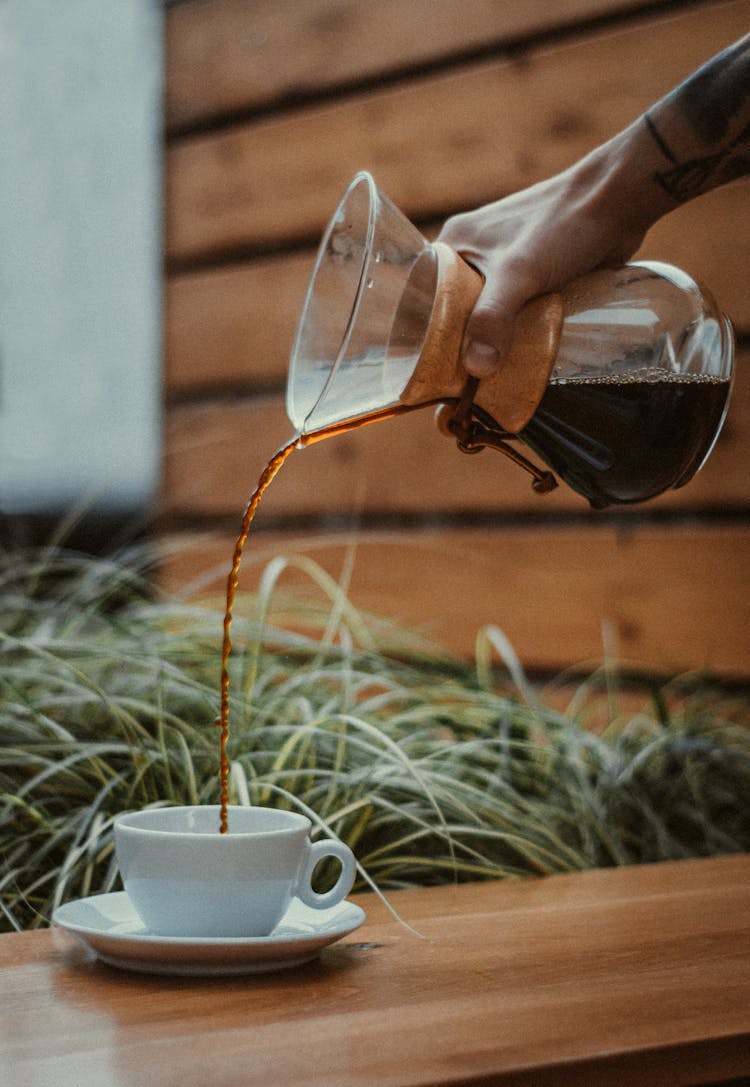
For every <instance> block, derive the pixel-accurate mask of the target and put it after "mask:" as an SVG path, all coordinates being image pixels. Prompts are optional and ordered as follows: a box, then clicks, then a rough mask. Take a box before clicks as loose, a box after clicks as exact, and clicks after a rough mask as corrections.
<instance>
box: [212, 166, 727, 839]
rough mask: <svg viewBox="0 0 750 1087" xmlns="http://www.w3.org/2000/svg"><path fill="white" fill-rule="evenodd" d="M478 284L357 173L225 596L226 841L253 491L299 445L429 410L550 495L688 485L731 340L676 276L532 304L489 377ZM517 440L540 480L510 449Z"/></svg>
mask: <svg viewBox="0 0 750 1087" xmlns="http://www.w3.org/2000/svg"><path fill="white" fill-rule="evenodd" d="M481 288H482V278H481V276H480V275H479V273H478V272H477V271H476V270H475V269H473V268H472V267H471V266H470V265H469V264H467V263H466V262H465V261H464V260H462V259H461V257H459V256H458V254H456V253H455V252H454V251H453V250H452V249H450V248H449V247H448V246H446V245H444V244H442V243H439V242H436V243H430V242H428V241H427V240H426V239H425V238H424V237H423V236H422V234H421V233H420V232H419V231H418V230H417V228H416V227H414V226H413V225H412V224H411V223H410V222H409V220H408V219H407V218H406V217H405V216H404V215H402V213H401V212H400V211H399V210H398V208H397V207H396V206H395V205H394V204H393V203H392V202H391V201H390V200H389V199H388V198H387V197H386V196H384V195H383V194H382V193H381V192H379V190H378V188H377V186H376V184H375V182H374V180H373V178H372V177H371V175H370V174H368V173H360V174H357V176H356V177H355V178H354V179H353V181H352V182H351V184H350V185H349V187H348V189H347V190H346V193H345V194H344V196H343V198H342V200H341V202H340V204H339V206H338V208H337V210H336V212H335V214H334V215H333V217H332V219H331V221H330V223H329V224H328V227H327V229H326V231H325V234H324V236H323V239H322V241H321V244H320V248H319V250H318V255H317V259H316V262H315V266H314V268H313V272H312V276H311V279H310V283H309V285H308V288H307V293H306V296H305V301H304V305H303V309H302V313H301V316H300V320H299V324H298V327H297V334H296V339H295V342H294V346H293V348H292V353H291V359H290V365H289V377H288V382H287V415H288V416H289V419H290V421H291V423H292V425H293V427H294V428H295V436H294V438H293V439H292V440H291V441H290V442H289V443H287V444H286V445H285V446H283V447H282V448H281V449H280V450H279V451H278V452H277V453H276V454H275V455H274V456H273V457H272V458H271V460H270V461H269V462H268V464H267V466H266V468H265V469H264V471H263V472H262V473H261V476H260V479H259V481H258V486H257V487H256V490H255V492H254V493H253V496H252V497H251V499H250V502H249V503H248V506H247V508H246V511H245V515H244V517H243V521H242V528H241V531H240V535H239V537H238V540H237V544H236V546H235V551H234V559H233V563H232V569H231V572H230V574H229V578H228V582H227V597H226V611H225V617H224V638H223V645H222V675H221V713H220V716H219V718H217V724H218V725H219V726H220V727H221V770H220V777H221V804H222V816H221V818H222V826H221V829H222V831H225V830H226V809H227V803H228V774H229V766H228V760H227V753H226V744H227V738H228V734H229V675H228V659H229V654H230V652H231V638H230V626H231V619H232V608H233V605H234V598H235V595H236V589H237V579H238V574H239V567H240V563H241V558H242V552H243V548H244V545H245V542H246V539H247V536H248V533H249V530H250V525H251V523H252V520H253V517H254V516H255V513H256V511H257V508H258V504H259V502H260V500H261V498H262V496H263V493H264V492H265V490H266V489H267V487H268V486H269V485H270V483H271V481H272V479H273V478H274V477H275V475H276V473H277V472H278V470H279V469H280V467H281V465H282V464H283V463H284V461H285V460H286V459H287V457H288V456H289V455H290V454H291V452H292V451H293V450H294V449H296V448H301V447H304V446H307V445H312V444H315V443H316V442H318V441H321V440H322V439H324V438H329V437H335V436H337V435H340V434H344V433H346V432H348V431H351V430H354V429H358V428H359V427H362V426H365V425H369V424H370V423H374V422H381V421H384V420H387V419H391V418H394V417H396V416H399V415H403V414H406V413H409V412H413V411H415V410H419V409H422V408H425V407H430V406H432V407H436V408H437V424H438V428H439V430H440V431H441V432H442V433H444V434H447V435H449V436H450V437H452V438H453V439H455V441H456V442H457V445H458V448H459V449H460V450H461V451H462V452H465V453H477V452H480V451H481V450H482V449H485V448H491V449H495V450H497V451H499V452H501V453H503V454H504V455H505V456H507V457H510V458H511V459H512V460H513V461H514V462H515V463H516V464H518V465H519V466H520V467H522V468H524V469H525V470H526V471H527V472H529V473H530V474H531V475H532V477H533V482H532V486H533V488H534V490H535V491H537V492H538V493H546V492H548V491H550V490H552V489H554V487H555V486H556V485H557V481H556V479H555V473H557V475H559V476H560V477H561V478H562V479H563V480H564V481H565V482H566V483H567V484H568V485H569V486H570V487H571V488H572V489H573V490H575V491H577V492H578V493H580V494H581V495H582V496H583V497H585V498H586V499H587V500H588V501H589V503H590V504H591V505H592V506H594V507H595V508H602V507H605V506H607V505H610V504H629V503H635V502H643V501H646V500H648V499H650V498H652V497H654V496H656V495H658V494H661V493H662V492H664V491H666V490H668V489H670V488H677V487H681V486H683V485H684V484H685V483H687V482H688V481H689V480H690V479H691V478H692V477H693V475H695V473H696V472H697V471H698V469H699V468H700V467H701V466H702V465H703V463H705V461H706V459H707V457H708V456H709V454H710V452H711V450H712V448H713V446H714V444H715V442H716V438H717V437H718V434H719V431H720V430H721V427H722V424H723V422H724V419H725V417H726V413H727V409H728V403H729V397H730V392H731V384H732V377H733V359H734V340H733V335H732V330H731V326H730V324H729V322H728V320H727V319H726V317H724V316H723V315H722V313H721V312H720V310H719V309H718V308H717V306H716V303H715V302H714V300H713V298H712V297H711V295H710V294H709V293H708V292H707V291H705V290H702V289H701V288H700V287H699V286H698V285H697V284H696V283H695V282H694V281H693V280H692V279H691V278H690V277H689V276H688V275H687V274H686V273H685V272H683V271H681V270H680V269H678V268H675V267H674V266H672V265H667V264H662V263H658V262H652V261H641V262H635V263H632V264H627V265H625V266H624V267H621V268H617V269H603V270H601V271H598V272H594V273H591V274H589V275H588V276H584V277H582V278H581V279H579V280H576V281H575V282H574V283H572V284H571V285H570V286H569V287H566V288H565V289H564V290H563V291H562V292H560V293H554V294H549V295H545V296H543V297H540V298H536V299H533V300H532V301H531V302H529V303H528V304H527V305H526V306H525V307H524V309H523V310H522V311H521V313H520V314H519V316H518V318H517V320H516V328H515V336H514V340H513V344H512V346H511V350H510V352H509V354H508V355H507V356H506V357H505V358H504V359H503V363H502V365H501V367H500V369H499V370H498V371H497V372H496V373H494V374H492V375H491V376H489V377H486V378H482V380H481V381H480V380H478V379H476V378H473V377H471V376H470V375H469V374H468V373H467V372H466V370H465V369H464V367H463V365H462V363H461V342H462V338H463V333H464V328H465V326H466V322H467V320H468V317H469V315H470V313H471V311H472V309H473V307H474V304H475V302H476V300H477V298H478V296H479V293H480V291H481ZM518 441H521V442H523V443H524V444H525V445H526V446H527V447H528V448H529V449H531V450H532V451H533V452H534V453H535V454H536V455H537V456H539V457H540V458H541V460H542V461H543V462H544V464H545V465H546V467H545V468H540V467H538V466H537V465H535V464H534V463H533V462H532V461H531V460H530V459H529V458H528V457H526V456H525V455H524V454H523V453H521V452H520V451H519V450H518V449H517V447H516V446H515V444H513V443H516V442H518Z"/></svg>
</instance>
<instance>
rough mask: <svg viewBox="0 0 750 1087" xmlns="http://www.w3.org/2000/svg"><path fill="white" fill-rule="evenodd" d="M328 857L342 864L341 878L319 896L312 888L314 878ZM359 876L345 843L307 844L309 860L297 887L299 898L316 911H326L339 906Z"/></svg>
mask: <svg viewBox="0 0 750 1087" xmlns="http://www.w3.org/2000/svg"><path fill="white" fill-rule="evenodd" d="M326 857H335V858H336V859H337V860H338V861H339V863H340V864H341V871H340V873H339V878H338V879H337V880H336V882H335V883H334V885H333V887H331V889H330V890H329V891H325V893H324V894H318V892H317V891H314V890H313V888H312V876H313V872H314V871H315V868H316V866H317V865H318V864H319V863H320V861H322V860H324V859H325V858H326ZM356 874H357V862H356V860H355V858H354V854H353V853H352V851H351V849H349V847H348V846H346V845H344V843H343V842H336V841H332V840H331V839H325V840H324V841H320V842H308V843H307V858H306V860H305V864H304V867H303V869H302V872H301V874H300V878H299V883H298V885H297V897H298V898H299V899H300V901H302V902H304V904H305V905H306V906H310V907H311V908H312V909H314V910H326V909H329V908H330V907H331V906H336V905H338V903H339V902H341V901H342V900H343V899H344V898H346V896H347V895H348V894H349V892H350V891H351V889H352V885H353V883H354V878H355V876H356Z"/></svg>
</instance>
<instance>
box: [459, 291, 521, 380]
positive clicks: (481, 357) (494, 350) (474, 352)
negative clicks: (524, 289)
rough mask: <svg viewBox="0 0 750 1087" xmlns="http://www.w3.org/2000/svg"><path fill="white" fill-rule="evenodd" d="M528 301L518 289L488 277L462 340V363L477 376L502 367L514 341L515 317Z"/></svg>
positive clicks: (490, 372)
mask: <svg viewBox="0 0 750 1087" xmlns="http://www.w3.org/2000/svg"><path fill="white" fill-rule="evenodd" d="M525 301H526V299H525V297H524V296H523V295H522V293H521V292H520V291H519V290H518V289H515V290H514V289H513V287H512V286H510V285H509V284H506V285H504V286H503V285H502V284H498V283H497V282H496V281H495V280H494V279H492V278H490V277H488V278H487V280H486V282H485V284H484V287H483V288H482V292H481V294H480V295H479V298H478V299H477V302H476V304H475V306H474V309H473V311H472V313H471V315H470V317H469V320H468V321H467V323H466V329H465V331H464V338H463V348H462V358H463V363H464V366H465V367H466V369H467V370H468V371H469V373H470V374H472V375H473V376H474V377H479V378H482V377H487V376H488V375H489V374H492V373H494V372H495V371H496V370H497V369H498V368H499V367H500V366H501V365H502V360H503V358H504V357H505V356H506V355H507V354H508V352H509V351H510V346H511V343H512V342H513V327H514V323H515V319H516V314H517V313H518V311H519V310H520V308H521V306H522V305H523V303H524V302H525Z"/></svg>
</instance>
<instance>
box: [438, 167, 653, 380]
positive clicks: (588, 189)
mask: <svg viewBox="0 0 750 1087" xmlns="http://www.w3.org/2000/svg"><path fill="white" fill-rule="evenodd" d="M613 151H615V149H614V148H612V149H608V151H607V153H606V154H605V153H604V152H603V151H601V152H599V153H597V154H592V155H591V156H589V157H588V158H587V159H584V160H582V161H581V162H580V163H578V164H577V165H576V166H575V167H572V168H571V169H570V170H567V171H565V172H564V173H562V174H558V175H557V176H555V177H552V178H550V179H548V180H546V181H542V182H540V183H539V184H537V185H534V186H532V187H531V188H528V189H525V190H523V191H520V192H517V193H513V194H512V195H511V196H508V197H505V198H504V199H502V200H498V201H496V202H494V203H492V204H487V205H485V206H484V207H481V208H478V209H477V210H476V211H471V212H467V213H463V214H460V215H456V216H454V217H453V218H451V219H449V220H448V221H447V222H446V223H445V225H444V227H443V229H442V231H441V232H440V235H439V240H440V241H442V242H445V243H446V244H447V245H450V246H451V247H452V248H453V249H455V250H456V252H458V253H460V254H461V256H462V257H464V259H465V260H467V261H468V262H469V263H470V264H471V265H473V266H474V267H475V268H476V269H477V271H479V272H481V274H482V275H483V276H484V279H485V284H484V288H483V290H482V293H481V295H480V297H479V299H478V301H477V304H476V306H475V308H474V311H473V313H472V314H471V316H470V318H469V321H468V324H467V327H466V332H465V335H464V347H463V361H464V365H465V366H466V369H467V370H468V371H469V373H471V374H474V375H475V376H476V377H483V376H485V375H486V374H489V373H492V372H493V371H494V370H495V369H497V367H498V366H499V365H500V364H501V362H502V359H503V357H504V355H505V354H506V353H507V352H508V350H509V349H510V345H511V341H512V339H513V326H514V321H515V318H516V315H517V313H518V311H519V310H520V309H521V308H522V306H523V305H524V303H525V302H527V301H529V299H531V298H534V297H535V296H536V295H539V294H545V293H547V292H548V291H554V290H559V289H560V288H562V287H564V286H565V284H566V283H568V282H570V281H571V280H572V279H575V278H577V277H578V276H580V275H583V274H584V273H585V272H589V271H591V270H593V269H594V268H598V267H600V266H604V265H616V264H621V263H623V262H624V261H626V260H628V259H629V258H630V257H631V256H632V255H633V253H634V252H635V251H636V249H637V248H638V247H639V245H640V243H641V240H642V238H643V234H644V233H645V230H646V229H647V225H648V224H647V223H645V222H644V223H643V225H642V226H638V225H636V224H635V223H632V222H631V221H630V215H629V214H625V215H624V214H623V209H622V207H621V206H620V200H618V199H617V196H615V195H612V194H610V193H609V192H608V189H609V177H610V174H611V171H610V170H609V169H608V166H607V161H608V159H609V157H610V154H611V153H612V152H613Z"/></svg>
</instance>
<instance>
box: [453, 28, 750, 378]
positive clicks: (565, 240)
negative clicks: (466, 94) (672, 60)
mask: <svg viewBox="0 0 750 1087" xmlns="http://www.w3.org/2000/svg"><path fill="white" fill-rule="evenodd" d="M748 173H750V35H747V36H746V37H744V38H742V39H741V40H740V41H738V42H736V43H735V44H734V45H732V46H730V48H728V49H726V50H724V52H722V53H720V54H719V55H718V56H716V57H714V58H713V59H712V60H710V61H709V62H708V63H707V64H706V65H704V66H703V67H702V68H700V69H698V71H697V72H695V73H694V74H693V75H692V76H690V78H689V79H687V80H686V81H685V82H684V83H682V84H680V86H679V87H677V88H675V90H673V91H671V92H670V93H669V94H668V95H666V97H664V98H662V99H661V100H660V101H659V102H657V103H656V104H655V105H654V106H652V107H651V109H649V110H648V112H647V113H646V114H644V115H643V117H640V118H638V120H637V121H635V122H633V124H631V125H629V126H628V127H627V128H626V129H625V130H624V131H623V132H621V133H619V134H618V135H617V136H615V137H614V138H613V139H611V140H609V141H608V142H607V143H605V144H603V145H602V146H601V147H598V148H596V149H595V150H594V151H592V152H590V154H588V155H586V156H585V158H583V159H581V160H580V161H579V162H577V163H576V164H575V165H573V166H571V167H570V168H569V169H567V170H565V171H563V173H561V174H557V175H556V176H555V177H552V178H549V179H548V180H546V181H542V182H540V183H539V184H537V185H533V186H531V187H530V188H528V189H524V190H522V191H520V192H517V193H513V194H512V195H511V196H508V197H505V198H504V199H502V200H498V201H496V202H495V203H492V204H487V205H485V206H484V207H481V208H478V209H477V210H476V211H471V212H467V213H464V214H461V215H456V216H454V217H453V218H452V219H449V220H448V221H447V223H446V224H445V226H444V227H443V230H442V231H441V233H440V240H441V241H444V242H447V244H448V245H451V246H452V247H453V248H454V249H456V250H457V251H458V252H459V253H461V254H462V255H463V256H464V257H466V259H467V260H468V261H470V262H471V263H472V264H473V265H474V266H475V267H476V268H478V269H479V270H480V271H481V272H482V274H483V275H484V277H485V286H484V290H483V291H482V294H481V296H480V298H479V300H478V302H477V305H476V307H475V309H474V312H473V313H472V315H471V317H470V319H469V323H468V326H467V330H466V338H465V343H464V362H465V365H466V367H467V369H468V370H469V371H470V372H471V373H474V374H476V375H477V376H479V377H481V376H482V375H483V374H486V373H490V372H491V371H492V370H494V369H495V368H496V367H497V366H498V365H499V364H500V362H501V360H502V357H503V355H504V354H505V352H506V351H507V349H508V347H509V345H510V342H511V339H512V336H513V322H514V319H515V315H516V314H517V312H518V310H519V309H520V308H521V306H522V305H523V304H524V303H525V302H527V301H528V300H529V299H530V298H533V297H534V296H535V295H537V294H543V293H545V292H546V291H551V290H558V289H560V288H561V287H563V286H564V285H565V284H566V283H567V282H569V281H570V280H571V279H575V278H576V276H579V275H583V274H584V273H585V272H589V271H591V270H592V269H594V268H598V267H601V266H604V265H608V264H619V263H622V262H623V261H626V260H628V259H629V258H630V257H631V256H632V255H633V253H635V251H636V250H637V249H638V247H639V246H640V244H641V242H642V240H643V237H644V235H645V234H646V232H647V230H648V229H649V227H651V226H653V224H654V223H655V222H656V221H657V220H658V219H660V218H661V217H662V216H663V215H666V214H667V213H668V212H670V211H672V210H673V209H674V208H675V207H677V206H678V205H679V204H681V203H684V202H685V201H687V200H691V199H692V198H693V197H695V196H698V195H700V194H701V193H705V192H708V191H709V190H710V189H713V188H716V187H717V186H719V185H723V184H725V183H726V182H728V181H732V180H734V179H736V178H738V177H741V176H743V175H745V174H748Z"/></svg>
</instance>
